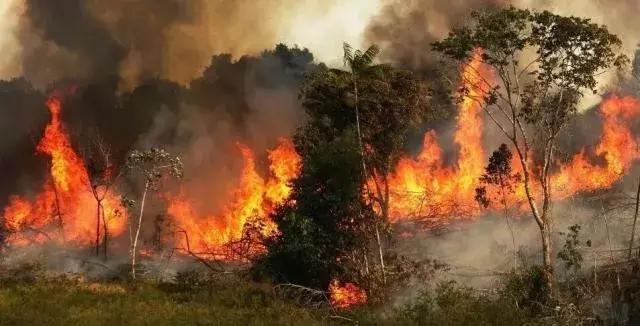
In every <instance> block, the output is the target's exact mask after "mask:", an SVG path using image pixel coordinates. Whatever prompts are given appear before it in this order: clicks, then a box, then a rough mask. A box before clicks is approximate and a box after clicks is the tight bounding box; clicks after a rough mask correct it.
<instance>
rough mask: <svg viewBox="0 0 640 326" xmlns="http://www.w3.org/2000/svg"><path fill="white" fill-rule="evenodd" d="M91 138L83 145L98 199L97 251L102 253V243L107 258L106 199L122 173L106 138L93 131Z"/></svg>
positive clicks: (86, 162)
mask: <svg viewBox="0 0 640 326" xmlns="http://www.w3.org/2000/svg"><path fill="white" fill-rule="evenodd" d="M90 138H91V142H90V143H89V144H87V145H86V146H85V147H83V148H84V149H85V150H83V153H82V154H83V157H84V162H85V164H86V165H87V173H88V174H89V180H88V181H89V186H90V188H91V194H92V195H93V198H94V199H95V200H96V240H95V253H96V256H99V255H100V247H101V246H100V244H102V254H103V255H104V258H105V259H106V258H107V249H108V244H109V227H108V221H107V218H106V215H105V208H104V200H105V198H106V196H107V194H108V193H109V191H110V190H111V188H112V187H113V186H114V185H115V183H116V182H117V180H118V179H119V178H120V176H121V175H122V173H121V171H120V170H119V171H117V172H116V169H117V167H116V164H115V162H114V161H113V156H112V154H111V149H110V147H109V145H108V144H107V143H106V142H105V141H104V139H103V138H102V137H100V135H99V134H97V133H93V134H92V135H91V137H90ZM116 213H117V212H116ZM101 239H102V242H101Z"/></svg>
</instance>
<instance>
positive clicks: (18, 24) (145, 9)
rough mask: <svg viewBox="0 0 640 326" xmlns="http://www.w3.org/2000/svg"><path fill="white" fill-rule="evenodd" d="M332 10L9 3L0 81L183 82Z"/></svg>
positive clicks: (268, 3) (127, 85)
mask: <svg viewBox="0 0 640 326" xmlns="http://www.w3.org/2000/svg"><path fill="white" fill-rule="evenodd" d="M334 4H335V2H334V1H328V2H323V3H321V4H318V3H312V2H311V1H289V0H288V1H276V0H261V1H252V2H238V1H205V0H194V1H182V0H168V1H161V2H158V1H153V0H141V1H127V0H115V1H98V0H90V1H82V0H66V1H46V0H11V1H9V2H8V4H7V5H6V8H5V7H3V8H0V10H2V11H4V15H3V18H4V17H5V16H6V17H19V18H18V19H8V20H7V22H6V23H4V24H2V25H0V31H2V34H4V35H7V36H6V37H7V38H8V40H6V41H3V40H2V39H0V42H10V41H11V45H12V46H11V48H12V49H13V51H14V52H16V53H9V55H10V56H7V57H5V58H6V59H5V60H7V61H6V62H0V67H2V69H0V72H2V73H3V74H2V75H0V76H15V75H17V74H22V75H24V76H25V77H26V78H27V80H29V81H30V82H32V83H33V84H34V85H36V86H37V87H38V88H41V89H43V88H45V87H47V86H48V85H49V84H50V83H51V82H53V81H56V80H59V79H62V78H72V79H83V80H86V79H89V80H94V81H95V80H98V79H101V78H105V77H108V76H111V75H115V76H118V77H119V78H120V85H119V88H120V90H131V89H133V88H134V87H135V86H136V85H138V84H139V83H140V82H141V81H143V80H145V79H147V78H152V77H159V78H165V79H169V80H172V81H176V82H179V83H181V84H186V83H188V82H189V81H190V80H191V79H193V78H195V77H197V76H198V75H199V74H201V73H202V71H203V69H204V68H205V67H206V66H207V64H208V63H209V60H210V58H211V55H212V54H215V53H230V54H231V55H232V56H234V57H236V58H237V57H240V56H241V55H245V54H258V53H259V52H260V51H262V50H263V49H265V48H269V47H271V46H273V44H275V43H277V42H278V41H280V39H279V37H280V35H279V34H281V33H282V31H283V30H286V29H288V28H291V26H290V24H292V23H293V22H292V20H291V19H292V18H291V17H293V16H295V14H302V13H304V12H320V13H322V12H324V11H326V10H327V8H329V7H330V6H332V5H334ZM267 13H268V14H267ZM14 20H15V21H14ZM13 39H15V41H12V40H13ZM18 68H19V69H18ZM5 71H6V73H5Z"/></svg>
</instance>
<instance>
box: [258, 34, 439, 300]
mask: <svg viewBox="0 0 640 326" xmlns="http://www.w3.org/2000/svg"><path fill="white" fill-rule="evenodd" d="M345 52H346V53H345V59H346V60H345V61H346V63H347V64H348V67H349V71H344V70H336V69H319V70H318V71H316V72H315V73H314V74H312V75H311V76H310V77H309V79H307V81H306V83H305V85H304V86H303V89H302V95H301V96H302V100H303V105H304V106H305V109H306V112H307V113H308V115H309V117H310V119H309V121H308V123H307V125H306V126H304V127H303V128H301V129H300V130H299V131H298V133H297V134H296V136H295V144H296V150H297V152H298V153H299V154H300V155H301V157H302V168H301V171H300V175H299V176H298V177H297V178H295V179H294V180H293V191H292V197H291V201H289V202H287V205H285V206H284V207H281V209H280V210H279V211H278V212H277V213H276V214H275V216H274V220H275V222H276V223H277V224H278V230H279V234H278V235H277V236H276V237H274V238H273V239H272V241H271V242H270V243H269V244H268V247H269V252H268V255H267V257H266V260H265V263H266V265H269V266H268V267H271V268H272V269H275V270H276V271H275V274H277V277H278V278H279V279H280V280H281V281H286V282H298V283H300V284H302V285H309V286H314V287H322V288H327V287H328V285H329V281H330V280H331V279H333V278H335V277H339V278H341V280H344V281H349V280H351V281H353V280H354V279H353V278H357V279H359V280H361V281H366V282H369V281H371V282H372V283H371V284H373V282H375V281H377V280H378V279H380V280H382V281H384V280H385V277H388V276H389V275H386V276H385V268H390V266H385V263H384V260H385V259H386V258H385V252H384V251H383V248H382V247H383V245H382V241H383V240H384V238H383V235H381V232H384V230H386V229H387V228H388V224H387V223H388V219H389V210H388V207H389V202H390V199H389V198H390V194H389V192H390V189H389V187H388V183H387V178H388V175H389V174H390V173H391V172H392V170H393V168H394V167H395V166H396V164H397V161H398V160H399V159H400V157H401V156H402V154H404V144H405V140H406V137H407V134H408V132H409V130H410V129H411V128H412V127H415V126H416V125H417V124H418V123H420V122H421V121H423V118H424V117H426V116H428V113H430V111H429V110H428V109H427V105H426V102H427V98H428V97H427V90H426V87H424V85H423V84H422V83H421V82H420V81H419V80H418V79H417V78H416V77H414V75H413V74H412V73H411V72H408V71H404V70H400V69H395V68H393V67H391V66H389V65H373V60H374V58H375V54H377V50H376V48H375V47H372V48H370V49H369V50H367V51H364V52H363V51H355V52H352V51H351V49H350V47H348V46H345ZM356 94H357V95H356ZM374 247H377V248H376V249H375V250H372V249H373V248H374ZM387 257H391V256H390V255H387ZM374 261H379V262H380V264H379V265H378V266H376V265H374V264H372V263H371V262H374ZM389 274H390V273H389ZM397 275H399V273H397V274H395V275H394V276H393V277H394V278H395V277H397ZM359 284H360V285H363V284H362V283H361V282H360V283H359ZM371 288H374V287H369V288H368V289H371Z"/></svg>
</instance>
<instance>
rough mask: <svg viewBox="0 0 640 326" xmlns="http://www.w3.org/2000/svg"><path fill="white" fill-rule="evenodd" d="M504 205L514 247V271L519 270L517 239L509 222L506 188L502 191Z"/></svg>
mask: <svg viewBox="0 0 640 326" xmlns="http://www.w3.org/2000/svg"><path fill="white" fill-rule="evenodd" d="M502 193H503V195H502V203H503V206H504V219H505V221H506V222H507V228H508V229H509V233H511V244H512V245H513V271H514V272H515V271H516V270H518V252H517V249H516V237H515V235H514V234H513V227H512V226H511V222H510V221H509V209H508V207H507V198H506V195H505V194H504V186H503V190H502Z"/></svg>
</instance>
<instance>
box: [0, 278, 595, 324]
mask: <svg viewBox="0 0 640 326" xmlns="http://www.w3.org/2000/svg"><path fill="white" fill-rule="evenodd" d="M0 274H5V275H3V276H0V325H110V326H113V325H154V326H159V325H327V324H342V325H349V324H353V323H354V322H356V321H357V322H358V323H359V324H360V325H523V324H527V325H564V324H585V321H586V320H588V319H586V318H587V317H591V316H589V314H585V313H584V311H581V310H582V309H578V310H576V309H577V308H579V305H577V304H568V303H571V302H574V303H579V302H582V301H585V300H584V298H583V295H578V296H575V297H574V298H569V299H570V300H569V301H567V300H564V301H565V304H563V303H561V302H558V303H553V304H552V308H553V309H552V311H545V310H540V309H538V308H537V307H538V306H539V305H538V304H536V303H537V302H538V301H539V296H538V295H537V294H536V293H537V291H538V289H537V288H536V287H535V286H534V285H535V284H536V282H534V280H535V277H536V275H537V274H536V272H535V270H532V271H530V272H529V274H525V275H522V274H520V275H518V276H516V275H515V274H514V275H512V276H509V277H507V278H505V279H504V280H503V281H502V284H496V286H495V287H494V288H493V289H492V290H490V291H486V290H479V289H473V288H468V287H464V286H462V285H460V284H456V283H453V282H444V283H441V284H440V285H438V286H436V287H434V288H431V289H430V290H428V291H427V290H425V291H424V292H422V294H420V295H418V296H417V297H415V298H414V299H413V300H412V302H411V303H410V304H408V305H405V306H401V307H396V308H395V309H390V305H385V307H368V306H364V307H360V308H357V309H355V310H353V311H340V312H338V314H340V315H342V316H343V317H346V318H345V319H340V318H329V316H330V315H334V314H335V313H336V312H332V311H330V310H329V309H326V308H318V309H315V308H304V307H302V306H300V305H297V304H296V303H295V302H294V301H289V300H286V299H284V297H283V296H282V293H280V295H279V294H278V293H277V292H276V290H274V287H272V286H270V285H268V284H261V283H256V282H252V281H250V280H249V279H247V278H244V277H237V276H225V277H218V278H215V277H214V278H212V277H210V276H207V277H203V276H202V275H201V274H199V273H196V272H186V273H180V274H178V275H177V277H176V279H175V282H172V283H161V284H156V283H153V282H144V281H138V282H135V283H131V282H126V281H113V282H108V281H100V282H91V281H86V280H83V279H81V278H78V277H75V278H74V277H50V276H45V274H44V273H41V271H39V270H38V269H37V268H31V267H28V268H21V269H18V270H15V271H10V272H7V273H0ZM563 306H567V307H573V308H572V309H570V310H566V311H565V310H562V311H558V310H556V309H555V307H563ZM586 310H588V309H586ZM586 324H593V322H591V323H586Z"/></svg>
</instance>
